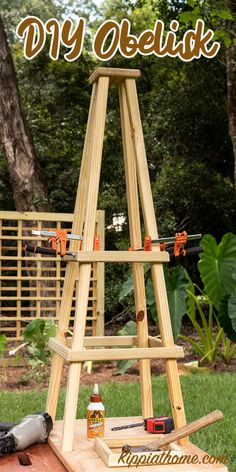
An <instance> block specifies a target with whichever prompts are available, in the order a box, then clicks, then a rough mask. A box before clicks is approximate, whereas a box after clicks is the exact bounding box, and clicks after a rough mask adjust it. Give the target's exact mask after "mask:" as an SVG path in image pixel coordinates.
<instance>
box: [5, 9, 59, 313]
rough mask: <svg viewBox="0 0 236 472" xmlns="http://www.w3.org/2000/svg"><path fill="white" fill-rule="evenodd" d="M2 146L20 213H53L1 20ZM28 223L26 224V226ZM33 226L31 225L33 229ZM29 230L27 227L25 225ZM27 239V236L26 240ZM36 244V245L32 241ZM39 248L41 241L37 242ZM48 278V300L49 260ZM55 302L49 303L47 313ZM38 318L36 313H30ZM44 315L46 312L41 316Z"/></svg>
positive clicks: (50, 283)
mask: <svg viewBox="0 0 236 472" xmlns="http://www.w3.org/2000/svg"><path fill="white" fill-rule="evenodd" d="M0 144H1V145H2V148H3V152H4V155H5V158H6V161H7V166H8V171H9V175H10V182H11V185H12V191H13V196H14V201H15V207H16V210H17V211H49V210H50V205H49V198H48V191H47V187H46V185H45V182H44V179H43V176H42V171H41V168H40V164H39V161H38V158H37V154H36V150H35V147H34V144H33V140H32V137H31V134H30V131H29V128H28V126H27V123H26V120H25V116H24V112H23V108H22V104H21V98H20V93H19V87H18V82H17V77H16V72H15V68H14V63H13V59H12V55H11V50H10V47H9V45H8V42H7V36H6V33H5V30H4V25H3V22H2V19H1V17H0ZM25 223H26V222H25ZM32 225H33V223H32V222H31V221H29V222H28V225H27V226H28V227H29V228H31V227H32ZM25 226H26V225H25ZM26 239H27V236H26ZM31 243H32V241H31ZM35 243H36V244H37V241H35ZM24 263H25V267H26V270H27V268H29V267H32V266H33V267H34V266H35V261H34V257H33V258H32V262H31V261H24ZM44 265H45V271H44V275H45V277H47V273H48V278H46V280H44V281H42V283H41V290H42V292H41V296H45V298H46V299H47V297H48V296H49V295H50V292H48V291H47V288H48V287H55V280H52V278H50V272H47V269H48V268H49V267H50V266H51V267H54V263H53V262H49V261H47V260H46V259H45V264H42V267H44ZM28 274H29V281H28V284H29V290H30V289H34V288H35V286H36V285H35V284H36V282H35V281H33V280H31V279H30V274H31V272H30V271H28ZM51 305H52V302H50V301H46V302H45V310H46V309H47V307H49V306H51ZM29 313H30V314H31V316H35V313H34V311H32V312H31V311H30V307H29ZM41 313H42V314H43V315H44V312H43V311H42V312H41Z"/></svg>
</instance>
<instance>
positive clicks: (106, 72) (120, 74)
mask: <svg viewBox="0 0 236 472" xmlns="http://www.w3.org/2000/svg"><path fill="white" fill-rule="evenodd" d="M140 75H141V72H140V70H139V69H116V68H111V67H98V68H97V69H96V70H95V71H94V72H93V74H92V75H90V77H89V83H90V84H93V83H94V82H95V81H96V80H98V79H99V77H111V82H112V83H120V82H123V81H124V80H125V79H137V78H138V77H140Z"/></svg>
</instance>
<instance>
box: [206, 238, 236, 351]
mask: <svg viewBox="0 0 236 472" xmlns="http://www.w3.org/2000/svg"><path fill="white" fill-rule="evenodd" d="M201 244H202V246H203V247H204V252H203V253H202V254H201V255H200V261H199V263H198V267H199V271H200V274H201V278H202V281H203V283H204V290H205V292H206V294H207V296H208V297H209V299H210V301H211V303H212V304H213V305H214V306H215V308H216V309H217V310H218V315H217V317H218V320H219V322H220V324H221V326H222V327H223V329H224V332H225V334H226V335H227V336H228V337H229V338H230V339H231V341H233V342H235V341H236V318H235V306H236V269H235V261H236V235H234V234H232V233H228V234H225V235H224V236H223V238H222V241H221V243H220V244H219V245H217V243H216V241H215V239H214V238H213V237H212V236H210V235H206V236H204V238H203V239H202V242H201Z"/></svg>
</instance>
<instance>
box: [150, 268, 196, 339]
mask: <svg viewBox="0 0 236 472" xmlns="http://www.w3.org/2000/svg"><path fill="white" fill-rule="evenodd" d="M165 282H166V290H167V297H168V303H169V310H170V317H171V324H172V331H173V336H174V340H176V339H177V337H178V335H179V332H180V328H181V323H182V318H183V316H184V314H185V313H186V310H187V305H186V302H187V288H188V285H189V280H188V278H187V277H186V273H185V270H184V268H183V267H182V266H177V267H175V268H173V269H171V270H165ZM146 296H147V303H148V306H149V309H150V312H151V315H152V318H153V319H154V321H155V322H157V312H156V302H155V297H154V292H153V288H152V281H151V277H150V278H149V279H148V282H147V286H146Z"/></svg>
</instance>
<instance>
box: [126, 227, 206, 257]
mask: <svg viewBox="0 0 236 472" xmlns="http://www.w3.org/2000/svg"><path fill="white" fill-rule="evenodd" d="M201 238H202V234H188V233H187V231H182V233H176V234H175V236H174V237H168V238H158V239H151V237H150V236H145V238H144V247H142V248H140V249H135V250H136V251H151V250H152V244H160V250H161V251H167V252H169V253H170V254H171V255H174V256H175V257H178V256H180V255H181V256H185V255H186V254H194V253H199V252H203V249H202V248H188V249H186V250H185V249H184V246H185V244H186V243H187V241H191V240H196V239H201ZM169 246H173V247H169ZM190 250H191V251H190ZM129 251H133V249H132V248H129Z"/></svg>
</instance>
